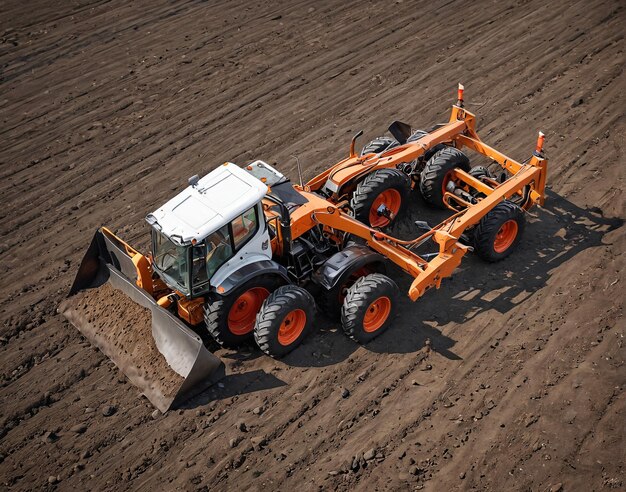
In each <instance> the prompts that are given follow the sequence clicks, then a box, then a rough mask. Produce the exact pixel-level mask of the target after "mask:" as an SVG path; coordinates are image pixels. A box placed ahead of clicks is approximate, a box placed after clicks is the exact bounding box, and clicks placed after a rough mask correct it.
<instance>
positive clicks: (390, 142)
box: [361, 137, 399, 156]
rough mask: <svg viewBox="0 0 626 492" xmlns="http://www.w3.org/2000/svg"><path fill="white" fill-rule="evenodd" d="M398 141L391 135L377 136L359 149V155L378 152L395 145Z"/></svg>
mask: <svg viewBox="0 0 626 492" xmlns="http://www.w3.org/2000/svg"><path fill="white" fill-rule="evenodd" d="M398 145H399V144H398V141H397V140H396V139H395V138H391V137H377V138H375V139H374V140H372V141H371V142H370V143H368V144H367V145H366V146H365V147H363V148H362V149H361V156H364V155H365V154H380V153H381V152H383V151H384V150H389V149H393V148H394V147H397V146H398Z"/></svg>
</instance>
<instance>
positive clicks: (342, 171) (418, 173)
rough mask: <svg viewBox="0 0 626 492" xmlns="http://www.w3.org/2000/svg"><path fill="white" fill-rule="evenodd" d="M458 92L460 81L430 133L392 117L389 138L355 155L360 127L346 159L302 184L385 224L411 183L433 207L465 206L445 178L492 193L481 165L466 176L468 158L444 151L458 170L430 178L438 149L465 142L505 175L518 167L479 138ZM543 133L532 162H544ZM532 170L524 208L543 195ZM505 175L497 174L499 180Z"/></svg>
mask: <svg viewBox="0 0 626 492" xmlns="http://www.w3.org/2000/svg"><path fill="white" fill-rule="evenodd" d="M463 92H464V88H463V86H462V85H460V84H459V90H458V101H457V104H456V105H455V106H453V108H452V112H451V114H450V119H449V121H448V123H446V124H442V125H437V126H436V127H435V128H433V129H432V131H430V132H426V131H424V130H415V131H412V130H411V127H410V126H409V125H408V124H406V123H402V122H398V121H395V122H393V123H392V124H391V125H390V127H389V131H390V132H391V133H392V134H393V136H394V138H390V137H379V138H377V139H375V140H373V141H372V142H370V143H369V144H367V145H366V146H365V147H364V148H363V150H362V151H361V153H360V155H357V154H356V152H355V141H356V138H358V137H359V136H360V135H361V134H362V132H359V133H358V134H357V135H356V136H355V137H354V139H353V140H352V144H351V146H350V155H349V156H348V158H346V159H344V160H343V161H341V162H339V163H337V164H335V165H334V166H332V167H330V168H329V169H327V170H325V171H324V172H323V173H321V174H319V175H318V176H315V177H314V178H313V179H311V180H310V181H309V182H308V183H307V186H306V189H307V190H311V191H314V192H317V193H320V194H322V195H323V196H325V197H326V198H328V199H329V200H330V201H332V202H333V203H342V202H344V201H349V204H350V208H351V209H352V210H353V213H354V215H355V216H356V218H357V219H359V220H360V221H361V222H364V223H366V224H369V225H371V226H373V227H385V226H387V225H389V224H390V223H391V222H392V221H393V220H394V219H395V217H396V216H397V215H398V214H399V213H400V211H401V208H402V207H403V205H404V204H405V202H406V201H407V199H408V198H409V193H408V192H409V191H410V190H411V189H413V188H415V187H419V188H420V190H421V191H422V194H424V198H425V199H426V201H428V202H430V203H431V204H433V205H435V206H438V207H441V206H445V207H449V206H450V204H451V203H452V202H455V203H456V204H457V205H467V203H465V202H463V200H462V199H460V197H458V196H452V195H453V193H448V194H446V190H445V185H447V183H448V182H449V181H450V179H453V180H454V181H455V182H461V181H462V182H463V183H464V186H465V187H472V188H474V189H477V190H479V191H480V192H481V193H485V194H491V193H492V192H493V190H494V188H495V187H496V186H498V185H499V184H500V183H498V182H497V181H496V180H494V179H489V178H490V176H489V173H488V172H487V171H484V170H483V168H482V167H481V175H480V176H478V175H476V176H471V175H469V174H468V171H469V169H470V168H469V161H468V160H467V159H466V158H465V157H463V156H458V157H456V159H455V158H454V157H452V156H449V158H448V161H455V162H456V163H457V164H458V169H457V170H456V171H454V170H452V169H451V170H450V171H449V173H448V174H447V175H446V176H445V177H444V180H443V182H442V183H441V182H440V181H439V179H433V178H439V177H440V176H439V175H438V173H437V172H436V170H435V169H433V167H436V166H438V164H433V165H431V166H429V162H430V161H431V160H432V159H433V157H435V155H436V154H437V153H440V152H442V151H443V152H444V153H446V152H449V151H447V150H446V147H456V148H457V149H462V148H463V147H467V148H469V149H472V150H474V151H477V152H478V153H480V154H483V155H485V156H486V157H488V158H489V159H491V160H493V161H494V162H497V163H498V164H500V166H501V167H502V169H503V170H505V171H507V172H508V173H509V174H516V173H518V172H519V171H520V170H521V168H522V165H521V164H519V163H517V162H515V161H514V160H512V159H510V158H508V157H506V156H505V155H503V154H502V153H500V152H498V151H497V150H495V149H493V148H491V147H489V146H488V145H486V144H484V143H483V142H482V141H481V140H480V138H479V137H478V135H477V133H476V117H475V115H474V114H472V113H470V112H469V111H467V110H465V109H464V107H463ZM543 138H544V137H543V134H540V137H539V139H538V142H537V149H539V150H536V151H535V154H536V158H537V159H536V162H535V161H534V162H535V164H537V166H541V165H544V164H545V160H544V159H539V157H540V154H541V149H542V148H543ZM440 161H441V160H440ZM537 166H535V167H537ZM524 174H526V173H524ZM531 174H532V176H531V177H530V178H529V179H528V182H529V183H532V185H531V187H532V189H533V192H534V195H533V197H532V199H531V200H530V202H529V201H528V200H526V201H525V202H524V205H523V206H524V207H525V208H527V207H529V206H530V205H531V203H534V202H535V201H537V199H538V198H539V197H540V196H541V199H543V198H542V197H543V189H544V186H545V172H543V173H541V175H540V176H539V175H536V174H537V173H531ZM502 176H505V175H502ZM484 178H487V179H484ZM504 179H505V178H504V177H502V178H501V179H500V181H502V180H504ZM516 183H517V181H516ZM524 186H526V185H524ZM440 190H441V191H440ZM516 193H521V191H520V190H517V191H516ZM444 195H445V200H443V198H444Z"/></svg>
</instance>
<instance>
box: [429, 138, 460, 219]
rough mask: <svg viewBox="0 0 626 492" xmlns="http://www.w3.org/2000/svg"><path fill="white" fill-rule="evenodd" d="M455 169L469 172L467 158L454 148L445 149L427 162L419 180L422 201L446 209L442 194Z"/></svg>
mask: <svg viewBox="0 0 626 492" xmlns="http://www.w3.org/2000/svg"><path fill="white" fill-rule="evenodd" d="M455 167H458V168H459V169H462V170H463V171H466V172H467V171H469V170H470V161H469V159H468V157H467V156H466V155H465V154H464V153H463V152H461V151H460V150H459V149H456V148H454V147H445V148H444V149H441V150H440V151H438V152H437V153H435V155H433V156H432V157H431V158H430V159H429V160H428V162H427V163H426V167H424V170H423V171H422V176H421V178H420V191H421V192H422V196H423V197H424V200H426V201H427V202H428V203H429V204H431V205H433V206H435V207H438V208H443V209H447V208H448V207H446V204H445V203H444V201H443V194H444V190H445V188H446V185H447V184H448V182H449V181H450V173H451V172H452V170H453V169H454V168H455Z"/></svg>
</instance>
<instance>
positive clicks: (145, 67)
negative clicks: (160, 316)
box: [0, 0, 626, 491]
mask: <svg viewBox="0 0 626 492" xmlns="http://www.w3.org/2000/svg"><path fill="white" fill-rule="evenodd" d="M625 8H626V5H625V4H624V2H620V1H610V0H607V1H599V0H588V1H574V2H565V1H563V0H558V1H556V2H545V1H537V0H530V1H521V0H520V1H518V2H493V1H487V0H476V1H474V2H461V1H448V0H433V1H430V2H426V1H423V2H411V1H408V0H404V1H401V0H400V1H397V2H382V1H381V2H372V1H370V2H356V3H354V4H352V5H350V4H349V2H339V1H330V0H320V1H319V2H267V1H266V0H259V1H258V2H253V3H250V2H242V1H240V0H235V1H230V2H219V1H218V2H202V1H175V0H172V1H138V2H126V1H122V0H111V1H91V2H90V1H88V0H75V1H73V2H52V1H31V2H24V1H18V0H5V1H4V2H2V3H1V4H0V36H1V40H0V41H1V44H0V67H1V68H0V132H1V134H2V139H1V140H0V177H1V180H0V197H1V203H2V207H1V209H0V236H1V237H0V272H1V273H2V277H3V279H2V283H1V284H0V313H1V318H2V326H1V333H0V337H1V338H0V345H1V346H0V369H1V373H2V379H1V389H0V425H1V430H0V483H1V484H2V487H3V488H4V489H5V490H34V489H35V490H41V489H55V488H56V489H59V490H129V489H132V490H149V489H152V490H195V489H198V490H202V489H204V490H209V489H210V490H227V489H228V490H284V491H289V490H295V489H296V487H297V489H298V490H302V491H308V490H318V489H324V490H348V489H349V490H353V489H354V490H367V491H372V490H413V489H424V490H433V491H438V490H540V491H544V490H552V491H559V490H563V491H570V490H581V491H589V490H604V489H617V490H620V489H621V490H623V489H624V487H625V486H626V477H625V475H624V473H625V470H624V463H626V448H625V445H624V421H625V410H626V409H625V406H626V397H625V394H624V385H625V384H626V369H625V366H624V357H625V349H624V322H623V312H622V311H623V301H624V294H623V292H624V288H625V282H626V279H625V278H624V274H623V271H624V263H625V260H624V258H625V256H624V247H625V245H626V241H625V235H624V227H623V219H624V216H625V206H624V205H625V200H624V193H623V190H624V160H625V156H624V142H625V141H626V123H625V119H624V116H625V115H624V108H626V97H625V95H624V94H625V92H626V79H625V77H624V72H623V70H624V64H625V58H626V56H625V54H624V47H625V43H624V33H625V31H624V26H625V25H626V12H625ZM459 81H461V82H463V83H464V84H465V86H466V99H467V102H468V109H470V110H471V111H474V112H476V113H477V115H478V117H479V133H480V134H481V136H482V138H483V139H485V140H486V141H487V142H489V143H491V144H493V145H495V146H496V147H498V148H499V149H501V150H503V151H504V152H506V153H508V154H510V155H511V156H513V157H515V158H517V159H520V160H522V159H525V158H526V157H528V156H529V155H530V152H531V151H532V149H533V145H534V141H535V138H536V132H537V131H538V130H540V129H541V130H543V131H544V132H545V133H546V136H547V140H546V149H547V154H548V156H549V158H550V172H549V187H550V191H549V193H548V200H547V202H546V206H545V208H543V209H534V210H533V212H532V216H531V217H529V218H530V223H529V225H528V227H527V229H526V237H525V240H524V241H523V242H522V244H521V247H520V248H519V250H518V251H516V253H515V254H514V255H513V256H511V257H510V258H509V259H507V260H506V261H504V262H502V263H498V264H494V265H486V264H484V263H482V262H481V261H479V260H478V259H477V258H475V257H469V258H467V259H466V260H465V261H464V263H463V265H462V268H461V269H460V271H459V272H458V274H456V275H455V276H454V278H453V279H452V280H446V281H445V282H444V284H443V285H442V288H441V289H440V290H439V291H437V292H430V293H428V294H427V295H426V296H425V297H423V298H422V299H420V300H419V301H418V302H417V303H415V304H412V303H411V302H410V301H409V299H408V298H406V299H405V300H404V301H403V309H402V312H401V314H400V316H399V317H398V319H397V322H396V324H395V326H394V327H392V329H390V330H389V331H388V332H386V333H385V334H384V335H383V336H381V337H380V338H378V339H377V340H375V341H374V342H372V343H371V344H369V345H368V346H366V347H361V346H358V345H356V344H354V343H353V342H351V341H349V340H348V339H347V338H346V337H345V336H344V335H343V334H342V333H341V328H340V327H338V326H337V325H336V324H333V323H332V322H330V321H328V320H325V319H323V318H320V322H319V326H320V329H319V331H318V332H317V333H316V334H315V335H314V336H312V337H310V338H309V339H308V340H307V341H306V342H305V343H304V345H303V346H302V347H301V348H299V349H298V350H297V351H296V352H294V353H293V354H291V355H290V356H288V357H287V358H286V359H285V360H282V361H274V360H272V359H270V358H268V357H265V356H262V355H260V353H258V352H252V353H248V352H240V353H237V352H232V351H224V350H220V351H218V354H219V355H220V356H221V357H223V359H224V360H225V361H226V364H227V370H228V373H229V375H228V376H227V377H226V379H224V380H223V381H222V383H223V384H222V385H221V387H220V386H214V387H213V389H212V390H209V391H207V392H206V393H204V394H202V395H200V396H199V397H197V398H196V399H194V400H192V401H191V402H189V403H188V404H187V406H186V407H185V408H183V409H181V410H177V411H170V412H168V413H167V414H166V415H158V414H157V413H154V409H153V408H152V407H151V406H150V405H149V403H148V402H147V401H146V400H145V399H143V398H140V397H139V396H138V391H137V390H136V389H135V388H134V387H133V386H132V385H130V384H128V383H127V382H126V380H125V378H124V377H123V376H122V375H121V374H120V373H119V372H118V371H117V369H116V368H115V367H114V366H113V365H112V364H111V363H110V362H109V361H108V360H107V359H106V358H105V357H104V356H103V355H102V354H101V353H100V352H99V351H97V350H95V349H93V348H92V347H90V345H89V344H88V343H87V342H86V341H85V340H84V339H83V338H82V337H81V336H80V334H79V333H78V332H77V331H76V330H75V329H74V328H73V327H72V326H71V325H70V324H69V323H68V322H66V321H65V320H64V319H63V318H62V317H61V316H60V315H58V314H56V307H57V305H58V304H59V302H60V301H61V300H62V299H63V298H64V296H65V295H66V293H67V291H68V290H69V286H70V284H71V281H72V280H73V276H74V273H75V270H76V268H77V267H78V262H79V261H80V259H81V258H82V255H83V253H84V251H85V249H86V248H87V246H88V244H89V241H90V240H91V236H92V234H93V232H94V230H95V229H96V227H98V226H100V225H102V224H106V225H108V226H109V227H110V228H112V229H113V230H114V231H116V232H117V233H118V234H120V235H121V236H122V237H124V238H125V239H127V240H128V241H129V242H131V243H132V244H135V245H137V246H138V247H140V248H145V247H146V246H147V239H148V228H147V226H146V225H145V223H144V220H143V219H144V216H145V214H146V213H147V212H149V211H152V210H153V209H155V208H157V207H158V206H159V205H160V204H161V203H162V202H164V201H165V200H166V199H167V198H169V197H170V196H172V195H173V194H174V192H176V191H177V190H181V189H182V188H183V187H184V186H186V183H187V178H188V177H189V176H191V175H193V174H196V173H198V174H203V173H206V172H208V171H209V170H211V169H212V168H214V167H215V166H216V165H218V164H220V163H222V162H224V161H226V160H231V161H234V162H237V163H239V164H243V163H245V162H247V161H248V160H251V159H253V158H261V159H264V160H267V161H268V162H270V163H275V164H276V165H277V167H278V168H279V169H280V170H282V171H284V172H286V173H287V174H289V175H291V176H292V177H294V178H295V177H296V173H295V169H294V165H293V163H294V160H293V159H292V158H291V157H290V155H292V154H297V155H298V156H299V159H300V162H301V163H303V164H304V167H305V174H306V176H305V177H312V176H313V175H314V174H315V173H316V172H317V171H320V170H322V169H324V168H325V167H327V166H328V165H329V164H332V163H334V162H336V161H337V160H338V159H340V158H342V157H343V156H345V155H346V153H347V151H348V145H349V139H350V137H351V136H352V135H353V134H354V133H355V132H356V131H358V130H359V129H364V130H365V132H366V133H365V137H364V138H363V140H362V143H365V142H366V141H367V140H368V139H370V138H373V137H375V136H377V135H379V134H381V133H383V132H384V129H385V128H386V126H387V125H388V124H389V123H390V122H391V121H392V120H394V119H399V120H403V121H408V122H410V123H411V124H412V125H413V126H414V127H428V126H430V125H431V124H434V123H437V122H441V121H445V120H446V119H447V117H448V111H449V107H450V105H451V104H452V102H453V101H454V97H455V88H456V84H457V83H458V82H459ZM416 195H417V194H416ZM422 205H423V204H422V203H421V201H420V199H419V198H418V197H416V199H415V204H414V207H413V210H412V211H411V212H412V216H413V218H416V217H415V216H418V217H421V214H422V212H421V211H420V207H422ZM408 224H410V221H409V220H408V219H405V222H404V223H403V224H400V225H399V227H400V229H402V228H404V230H406V229H407V227H408ZM398 276H399V277H400V275H398ZM402 278H403V282H402V284H401V287H402V288H406V287H407V286H408V278H407V277H406V276H402ZM427 338H429V339H430V340H431V341H432V346H433V349H434V351H433V352H432V353H431V354H427V352H426V350H425V345H424V342H425V340H426V339H427ZM344 389H347V390H348V391H349V395H347V392H344ZM344 396H346V397H344ZM111 407H113V408H111ZM242 429H243V430H242ZM364 454H365V456H363V455H364Z"/></svg>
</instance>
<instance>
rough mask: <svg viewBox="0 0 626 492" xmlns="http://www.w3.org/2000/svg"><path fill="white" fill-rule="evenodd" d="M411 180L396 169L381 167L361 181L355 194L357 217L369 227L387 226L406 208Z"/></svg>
mask: <svg viewBox="0 0 626 492" xmlns="http://www.w3.org/2000/svg"><path fill="white" fill-rule="evenodd" d="M410 192H411V181H410V179H409V177H408V176H407V175H406V174H404V173H403V172H402V171H398V170H397V169H379V170H378V171H374V172H373V173H372V174H369V175H368V176H366V177H365V179H364V180H363V181H361V182H360V183H359V184H358V185H357V187H356V190H355V191H354V193H353V195H352V200H350V207H351V208H352V211H353V212H354V217H355V218H356V219H357V220H358V221H359V222H362V223H364V224H366V225H368V226H370V227H387V226H388V225H390V224H391V223H392V222H393V220H394V219H395V218H396V217H397V216H398V214H399V213H400V212H401V211H402V209H403V208H404V205H405V204H406V202H407V201H408V199H409V193H410Z"/></svg>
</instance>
